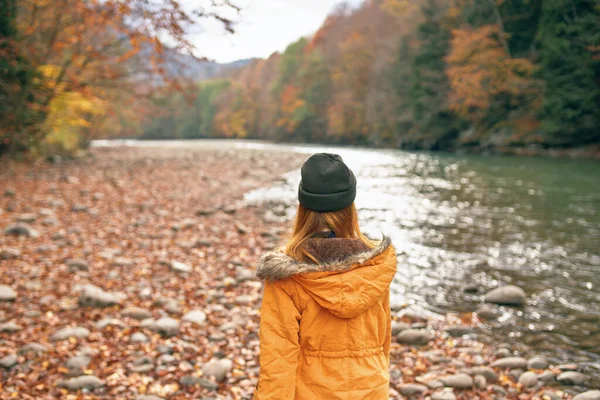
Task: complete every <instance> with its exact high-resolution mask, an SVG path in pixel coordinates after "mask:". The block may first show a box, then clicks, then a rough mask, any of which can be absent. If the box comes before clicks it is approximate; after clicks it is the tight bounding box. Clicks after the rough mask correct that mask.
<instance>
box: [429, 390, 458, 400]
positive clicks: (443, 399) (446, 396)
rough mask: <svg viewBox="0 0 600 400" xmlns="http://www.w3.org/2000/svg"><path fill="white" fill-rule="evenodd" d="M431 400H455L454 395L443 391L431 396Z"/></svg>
mask: <svg viewBox="0 0 600 400" xmlns="http://www.w3.org/2000/svg"><path fill="white" fill-rule="evenodd" d="M431 400H456V395H455V394H454V392H453V391H452V390H448V389H444V390H442V391H441V392H435V393H434V394H432V395H431Z"/></svg>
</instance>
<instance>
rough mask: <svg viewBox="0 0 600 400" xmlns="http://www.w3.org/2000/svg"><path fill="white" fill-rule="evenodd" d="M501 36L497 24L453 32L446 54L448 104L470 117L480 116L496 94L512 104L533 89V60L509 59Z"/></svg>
mask: <svg viewBox="0 0 600 400" xmlns="http://www.w3.org/2000/svg"><path fill="white" fill-rule="evenodd" d="M501 35H504V33H502V32H500V30H499V28H498V26H497V25H486V26H483V27H481V28H478V29H472V28H462V29H456V30H454V31H453V32H452V36H453V38H452V43H451V50H450V53H449V54H448V56H447V57H446V62H447V64H448V66H447V69H446V73H447V75H448V78H449V81H450V85H451V93H450V98H449V102H450V107H451V108H452V109H453V110H454V111H456V112H457V113H458V114H460V115H463V116H465V117H468V118H470V119H471V120H475V121H477V120H479V119H480V118H482V116H483V114H484V113H485V111H486V110H488V109H489V108H490V107H491V104H492V100H493V99H494V98H495V97H496V96H498V95H505V96H506V97H507V98H508V99H509V101H510V102H511V103H515V102H517V101H519V99H521V98H522V97H523V96H525V95H527V94H530V92H531V90H532V81H531V76H532V73H533V71H534V65H533V63H532V62H531V61H530V60H527V59H524V58H512V57H511V56H510V55H509V54H508V53H507V52H506V50H505V48H504V46H503V45H502V42H501Z"/></svg>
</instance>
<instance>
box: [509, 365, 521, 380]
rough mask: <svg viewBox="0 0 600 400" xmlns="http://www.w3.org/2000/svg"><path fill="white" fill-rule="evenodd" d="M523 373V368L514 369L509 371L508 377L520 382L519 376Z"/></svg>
mask: <svg viewBox="0 0 600 400" xmlns="http://www.w3.org/2000/svg"><path fill="white" fill-rule="evenodd" d="M522 374H523V370H522V369H519V368H517V369H512V370H510V371H509V372H508V377H509V378H510V379H511V380H512V381H513V382H518V381H519V377H520V376H521V375H522Z"/></svg>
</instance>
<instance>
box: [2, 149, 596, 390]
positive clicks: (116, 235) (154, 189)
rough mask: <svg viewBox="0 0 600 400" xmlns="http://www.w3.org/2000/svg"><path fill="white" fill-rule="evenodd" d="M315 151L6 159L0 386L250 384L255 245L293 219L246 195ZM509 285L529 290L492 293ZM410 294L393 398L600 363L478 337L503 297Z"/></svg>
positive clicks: (570, 380) (522, 386) (517, 297)
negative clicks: (427, 310) (449, 305)
mask: <svg viewBox="0 0 600 400" xmlns="http://www.w3.org/2000/svg"><path fill="white" fill-rule="evenodd" d="M304 158H305V156H304V155H299V154H293V153H283V152H281V151H274V150H250V149H235V150H234V149H232V148H229V149H220V148H218V147H206V148H162V149H157V148H129V147H123V148H98V149H94V150H93V151H92V153H91V155H90V156H88V157H85V158H82V159H79V160H77V161H73V162H68V163H58V164H46V163H43V164H39V165H33V166H32V165H24V164H18V163H9V162H6V161H0V162H1V163H2V164H0V165H1V169H0V183H1V185H0V186H1V187H2V192H0V196H2V197H1V198H0V228H2V232H0V248H1V251H0V272H1V274H0V399H5V398H6V399H9V398H18V399H57V398H98V399H140V400H156V399H187V398H200V399H211V398H213V399H214V398H219V399H248V398H250V397H251V393H252V389H253V386H254V384H255V382H256V378H257V376H258V350H259V346H258V345H259V342H258V335H257V334H258V326H259V320H260V315H259V306H260V294H261V284H260V282H258V281H257V280H256V278H255V276H254V266H255V261H256V258H257V257H258V255H259V254H261V253H262V252H263V251H265V250H267V249H272V248H274V247H275V246H277V245H278V244H279V243H281V239H282V235H283V233H285V229H286V228H287V226H286V225H285V224H284V223H283V222H278V221H279V220H278V218H276V217H277V214H278V213H280V212H284V210H283V209H280V208H277V207H271V206H268V205H266V206H264V207H262V206H256V205H248V204H246V203H244V202H241V201H240V200H241V199H242V196H243V194H244V193H245V192H247V191H249V190H252V189H254V188H257V187H260V186H264V185H267V184H269V183H270V182H273V180H275V179H280V178H279V177H280V175H281V174H282V173H283V172H285V171H288V170H290V169H294V168H298V167H299V165H300V163H301V162H302V161H303V159H304ZM498 296H500V297H498ZM506 296H510V297H511V299H512V301H513V303H514V302H518V301H522V297H523V294H522V293H521V292H519V291H518V289H514V288H509V289H505V290H504V291H502V292H498V291H497V292H496V293H491V294H488V300H489V301H490V302H492V303H496V302H503V303H506V302H507V300H506V299H507V298H506ZM402 310H403V308H402V307H401V306H397V307H395V308H394V323H393V330H394V332H393V333H394V339H393V344H392V370H391V376H392V385H391V396H390V397H392V398H394V399H396V398H403V396H404V397H407V398H431V399H454V398H457V399H477V398H481V399H486V398H490V399H492V398H497V399H530V398H540V399H542V398H546V399H557V398H559V399H560V398H564V399H570V398H573V395H575V394H577V393H579V392H582V391H583V388H584V387H585V384H586V382H589V381H590V380H591V379H593V378H594V377H592V376H589V374H586V373H585V371H579V370H578V366H576V365H563V366H551V365H548V362H547V361H546V360H544V359H543V358H540V357H531V356H530V357H529V358H524V357H522V356H524V354H520V353H519V349H511V348H508V347H503V346H502V345H496V346H491V345H489V344H484V343H482V342H479V341H477V340H475V338H476V335H475V334H474V333H475V332H476V327H477V325H478V324H479V323H480V322H481V321H482V320H484V319H486V318H497V315H496V314H495V310H494V308H493V306H485V307H483V308H482V309H480V310H478V312H477V313H475V314H468V315H456V316H455V315H448V316H447V317H446V319H445V320H444V321H428V320H423V319H420V318H418V317H416V316H411V315H408V314H405V313H403V312H402ZM78 393H80V394H83V395H84V396H82V397H78V396H79V394H78ZM544 396H545V397H544ZM582 396H583V397H582ZM574 398H575V399H577V400H586V399H587V400H589V399H600V393H599V392H588V394H586V395H581V394H580V395H578V396H575V397H574Z"/></svg>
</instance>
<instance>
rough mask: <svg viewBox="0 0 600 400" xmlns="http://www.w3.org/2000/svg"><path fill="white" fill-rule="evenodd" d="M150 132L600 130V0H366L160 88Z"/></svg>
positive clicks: (553, 134) (510, 134) (494, 134)
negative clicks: (268, 50) (184, 84)
mask: <svg viewBox="0 0 600 400" xmlns="http://www.w3.org/2000/svg"><path fill="white" fill-rule="evenodd" d="M154 105H155V106H156V110H157V112H156V113H155V114H154V117H153V118H150V119H148V120H146V121H145V122H144V123H143V124H142V127H141V131H142V132H143V133H142V136H143V137H146V138H199V137H241V138H245V137H248V138H259V139H267V140H274V141H293V142H321V143H342V144H361V145H376V146H392V147H402V148H419V149H449V150H452V149H457V148H475V149H486V148H495V147H503V146H530V145H538V146H543V147H567V146H580V145H585V144H590V143H598V142H599V141H600V3H598V2H597V1H595V0H424V1H411V0H385V1H383V0H369V1H366V2H365V3H363V4H362V5H361V6H360V7H358V8H356V9H353V8H351V7H349V6H347V5H341V6H339V7H338V8H337V9H336V10H335V11H334V12H333V13H332V14H331V15H330V16H329V17H328V18H327V20H326V21H325V22H324V23H323V25H322V26H321V28H320V29H319V30H318V31H317V32H316V33H315V34H314V35H313V36H312V37H309V38H301V39H299V40H298V41H296V42H295V43H292V44H290V45H289V46H288V47H287V49H286V50H285V51H284V52H283V53H282V54H278V53H275V54H273V55H272V56H271V57H269V58H268V59H264V60H257V61H255V62H253V63H251V64H250V65H248V66H246V67H244V68H241V69H239V70H237V71H236V72H235V73H232V74H229V76H225V77H222V79H219V80H212V81H207V82H201V83H200V84H197V85H193V86H192V87H188V88H186V90H185V91H184V92H181V93H177V94H173V93H170V92H167V93H164V95H163V96H159V97H158V98H156V99H155V101H154Z"/></svg>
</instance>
